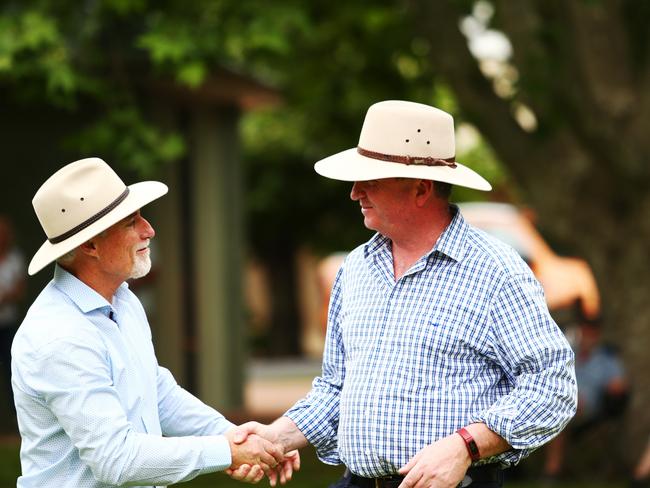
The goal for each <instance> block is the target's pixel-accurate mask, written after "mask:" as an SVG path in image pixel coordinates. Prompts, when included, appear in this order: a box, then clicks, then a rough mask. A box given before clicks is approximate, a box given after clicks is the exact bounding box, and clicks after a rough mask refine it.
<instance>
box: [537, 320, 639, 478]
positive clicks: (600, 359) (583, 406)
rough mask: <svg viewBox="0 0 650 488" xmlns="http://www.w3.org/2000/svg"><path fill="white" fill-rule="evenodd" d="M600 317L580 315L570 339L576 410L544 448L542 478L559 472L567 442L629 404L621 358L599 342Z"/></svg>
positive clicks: (617, 414) (619, 413)
mask: <svg viewBox="0 0 650 488" xmlns="http://www.w3.org/2000/svg"><path fill="white" fill-rule="evenodd" d="M601 328H602V320H601V318H600V317H598V318H595V319H588V318H585V317H583V316H581V315H579V324H578V327H577V330H576V331H575V334H574V335H575V337H574V338H572V340H571V342H572V343H573V347H574V350H575V355H576V366H575V369H576V380H577V381H578V410H577V413H576V416H575V417H574V419H573V420H572V422H571V423H570V424H569V427H568V428H567V429H566V430H565V431H564V432H562V434H560V435H559V436H558V437H557V438H556V439H554V440H553V441H552V442H551V443H550V444H549V445H548V446H547V449H546V462H545V465H544V478H545V480H546V481H547V483H552V482H553V481H555V480H556V479H557V478H559V476H560V475H561V473H562V468H563V465H564V462H565V461H566V459H565V458H566V447H567V446H566V444H567V442H569V441H571V440H572V439H576V438H577V437H579V436H581V435H582V434H583V433H585V432H587V431H588V430H590V429H591V428H592V427H594V426H596V425H598V424H600V423H602V422H603V421H606V420H609V419H613V418H618V417H620V416H621V415H622V414H623V413H624V411H625V408H626V406H627V404H628V399H629V388H628V382H627V378H626V374H625V368H624V365H623V361H622V360H621V358H620V357H619V355H618V353H617V351H616V350H615V349H614V348H613V347H612V346H610V345H608V344H605V343H604V342H603V341H602V330H601Z"/></svg>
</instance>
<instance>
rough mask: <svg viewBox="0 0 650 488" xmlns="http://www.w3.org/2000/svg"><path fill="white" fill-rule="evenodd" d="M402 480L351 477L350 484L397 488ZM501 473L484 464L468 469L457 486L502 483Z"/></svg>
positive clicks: (493, 465) (392, 477)
mask: <svg viewBox="0 0 650 488" xmlns="http://www.w3.org/2000/svg"><path fill="white" fill-rule="evenodd" d="M403 480H404V476H400V475H391V476H382V477H379V478H364V477H363V476H357V475H356V474H352V475H351V480H350V481H351V482H352V484H354V485H355V486H358V487H359V488H397V487H398V486H399V485H400V483H401V482H402V481H403ZM502 482H503V471H502V470H501V469H500V468H499V467H497V466H496V465H495V464H486V465H483V466H476V467H473V468H469V469H468V470H467V473H465V478H463V481H462V482H461V483H460V484H459V485H458V486H459V487H460V488H465V487H471V486H475V485H479V484H481V483H499V484H500V483H502Z"/></svg>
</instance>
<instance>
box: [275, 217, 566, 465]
mask: <svg viewBox="0 0 650 488" xmlns="http://www.w3.org/2000/svg"><path fill="white" fill-rule="evenodd" d="M454 212H455V216H454V218H453V220H452V222H451V224H450V225H449V226H448V227H447V229H446V230H445V231H444V233H443V234H442V235H441V236H440V238H439V239H438V242H437V243H436V244H435V246H434V247H433V249H432V250H431V251H430V252H428V253H427V254H426V255H424V256H422V258H421V259H419V260H418V261H417V262H416V263H415V264H414V265H413V266H412V267H411V268H410V269H409V270H408V271H407V272H406V273H405V274H404V276H402V277H401V278H400V279H399V280H397V281H395V277H394V271H393V269H394V268H393V255H392V252H391V242H390V240H389V239H387V238H386V237H384V236H382V235H380V234H376V235H375V236H374V237H373V238H372V239H370V241H368V242H367V243H366V244H365V245H362V246H360V247H358V248H357V249H355V250H354V251H353V252H351V253H350V254H349V255H348V257H347V258H346V260H345V262H344V264H343V266H342V268H341V269H340V271H339V273H338V275H337V278H336V281H335V283H334V287H333V290H332V297H331V302H330V310H329V319H328V330H327V339H326V345H325V351H324V356H323V372H322V375H321V376H320V377H318V378H316V379H315V380H314V383H313V387H312V390H311V392H310V393H309V395H308V396H307V397H306V398H305V399H303V400H301V401H300V402H298V403H297V404H296V405H295V406H294V407H293V408H292V409H291V410H289V411H288V412H287V414H286V415H287V416H288V417H290V418H291V419H293V420H294V422H295V423H296V425H297V426H298V428H299V429H300V430H301V431H302V433H303V434H304V435H305V437H306V438H307V439H308V440H309V442H310V443H311V444H313V445H315V446H316V448H317V451H318V455H319V457H320V458H321V459H322V460H323V461H325V462H327V463H331V464H339V463H344V464H345V465H346V466H348V467H349V468H350V470H351V471H352V472H353V473H355V474H358V475H361V476H367V477H376V476H383V475H388V474H392V473H396V472H397V470H398V469H399V468H400V467H402V466H403V465H405V464H406V463H407V462H408V461H409V460H410V459H411V458H412V457H413V456H415V454H417V453H418V451H420V450H421V449H422V448H424V447H425V446H427V445H429V444H431V443H433V442H435V441H436V440H438V439H441V438H443V437H445V436H447V435H450V434H452V433H453V432H454V431H456V430H457V429H459V428H460V427H464V426H466V425H468V424H469V423H472V422H484V423H485V424H486V425H487V426H488V428H490V429H491V430H492V431H494V432H496V433H497V434H499V435H500V436H501V437H503V438H504V439H505V440H507V441H508V442H509V443H510V445H511V446H512V447H513V449H512V450H510V451H508V452H506V453H503V454H501V455H500V456H498V457H496V458H492V459H488V460H485V461H484V462H500V463H502V464H506V465H507V464H513V463H516V462H517V461H519V459H521V458H522V457H524V456H526V455H527V454H528V453H530V452H531V450H533V449H535V448H537V447H539V446H540V445H542V444H543V443H545V442H547V441H548V440H550V439H551V438H552V437H553V436H555V435H556V434H557V433H558V432H559V431H560V430H561V429H562V428H563V427H564V426H565V425H566V423H567V422H568V421H569V419H570V418H571V417H572V416H573V415H574V413H575V410H576V399H577V388H576V379H575V372H574V355H573V352H572V351H571V348H570V347H569V344H568V343H567V341H566V340H565V338H564V335H563V334H562V332H561V331H560V329H559V328H558V327H557V325H556V324H555V323H554V322H553V320H552V319H551V317H550V315H549V313H548V309H547V306H546V303H545V300H544V294H543V291H542V288H541V286H540V285H539V283H538V282H537V280H536V279H535V278H534V277H533V275H532V273H531V271H530V269H529V268H528V266H527V265H526V264H525V263H524V262H523V261H522V260H521V258H520V257H519V256H518V255H517V253H516V252H515V251H514V250H513V249H512V248H511V247H510V246H508V245H506V244H503V243H501V242H500V241H497V240H496V239H494V238H492V237H490V236H488V235H487V234H485V233H484V232H482V231H480V230H477V229H475V228H473V227H471V226H469V225H467V224H466V223H465V221H464V220H463V218H462V216H461V214H460V212H458V210H457V208H455V207H454Z"/></svg>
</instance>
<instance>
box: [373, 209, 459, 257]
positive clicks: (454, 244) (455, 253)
mask: <svg viewBox="0 0 650 488" xmlns="http://www.w3.org/2000/svg"><path fill="white" fill-rule="evenodd" d="M449 210H450V212H451V214H452V219H451V222H450V224H449V225H448V226H447V228H446V229H445V230H444V231H443V232H442V234H441V235H440V237H439V238H438V240H437V241H436V243H435V245H434V246H433V249H431V251H429V252H428V253H427V254H426V256H427V257H428V256H429V255H431V254H433V253H435V252H438V253H441V254H444V255H446V256H449V257H450V258H451V259H453V260H454V261H460V260H461V259H462V258H463V256H464V255H465V236H466V235H467V223H466V222H465V219H464V218H463V216H462V215H461V213H460V210H459V208H458V206H457V205H454V204H450V205H449ZM388 246H390V239H389V238H388V237H386V236H384V235H382V234H380V233H376V234H375V235H374V236H372V238H371V239H370V240H369V241H368V242H367V243H366V244H365V246H364V249H363V252H364V257H365V258H367V257H368V256H370V255H372V254H375V253H377V252H379V251H380V250H382V249H386V248H387V247H388Z"/></svg>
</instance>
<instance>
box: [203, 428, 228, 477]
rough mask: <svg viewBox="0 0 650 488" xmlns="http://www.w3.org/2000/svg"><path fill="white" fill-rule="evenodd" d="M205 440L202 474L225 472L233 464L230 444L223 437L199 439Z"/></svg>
mask: <svg viewBox="0 0 650 488" xmlns="http://www.w3.org/2000/svg"><path fill="white" fill-rule="evenodd" d="M198 439H201V440H203V452H202V456H201V457H202V460H203V469H201V474H205V473H213V472H215V471H223V470H224V469H227V468H229V467H230V465H231V464H232V455H231V453H230V443H229V442H228V439H226V437H225V436H223V435H216V436H204V437H198Z"/></svg>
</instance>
